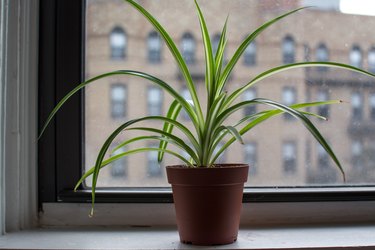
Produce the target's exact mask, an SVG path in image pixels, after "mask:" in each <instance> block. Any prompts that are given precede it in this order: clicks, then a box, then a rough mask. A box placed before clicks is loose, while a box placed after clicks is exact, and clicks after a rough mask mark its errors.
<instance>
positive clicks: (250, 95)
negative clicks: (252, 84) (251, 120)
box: [243, 88, 257, 116]
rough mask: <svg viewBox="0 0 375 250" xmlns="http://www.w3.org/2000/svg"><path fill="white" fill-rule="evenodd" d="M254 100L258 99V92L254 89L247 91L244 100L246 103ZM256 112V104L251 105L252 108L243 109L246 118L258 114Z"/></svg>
mask: <svg viewBox="0 0 375 250" xmlns="http://www.w3.org/2000/svg"><path fill="white" fill-rule="evenodd" d="M254 98H256V90H255V89H254V88H251V89H247V90H246V91H245V92H244V93H243V100H244V101H250V100H252V99H254ZM256 111H257V109H256V104H253V105H250V106H246V107H245V108H244V109H243V112H244V115H245V116H247V115H253V114H255V113H256Z"/></svg>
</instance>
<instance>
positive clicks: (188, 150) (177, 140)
mask: <svg viewBox="0 0 375 250" xmlns="http://www.w3.org/2000/svg"><path fill="white" fill-rule="evenodd" d="M126 130H142V131H147V132H153V133H158V134H160V135H163V136H165V137H167V138H169V139H171V140H173V141H174V142H175V144H176V145H177V146H179V147H180V148H182V149H183V150H184V151H185V152H186V153H188V154H189V156H190V157H191V158H193V159H194V161H195V163H196V164H200V161H199V158H198V156H197V154H196V153H195V152H194V151H193V150H192V149H191V148H190V147H189V146H188V145H187V144H186V143H185V142H184V140H182V139H180V138H179V137H177V136H175V135H173V134H171V133H167V132H165V131H163V130H160V129H156V128H148V127H135V128H127V129H126Z"/></svg>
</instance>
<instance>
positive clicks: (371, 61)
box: [368, 47, 375, 73]
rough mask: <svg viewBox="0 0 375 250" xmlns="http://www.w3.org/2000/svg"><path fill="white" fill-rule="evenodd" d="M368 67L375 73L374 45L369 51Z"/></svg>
mask: <svg viewBox="0 0 375 250" xmlns="http://www.w3.org/2000/svg"><path fill="white" fill-rule="evenodd" d="M368 68H369V71H371V72H372V73H375V47H372V48H371V49H370V51H369V52H368Z"/></svg>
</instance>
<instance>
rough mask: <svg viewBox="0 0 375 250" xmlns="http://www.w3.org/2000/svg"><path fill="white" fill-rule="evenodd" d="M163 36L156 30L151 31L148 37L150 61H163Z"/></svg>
mask: <svg viewBox="0 0 375 250" xmlns="http://www.w3.org/2000/svg"><path fill="white" fill-rule="evenodd" d="M161 46H162V43H161V38H160V36H159V34H158V33H157V32H156V31H151V32H150V33H149V34H148V38H147V48H148V61H149V62H150V63H159V62H160V61H161Z"/></svg>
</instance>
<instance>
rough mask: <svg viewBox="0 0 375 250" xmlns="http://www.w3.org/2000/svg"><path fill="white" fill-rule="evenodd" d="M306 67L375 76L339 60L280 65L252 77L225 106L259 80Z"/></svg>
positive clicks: (233, 94)
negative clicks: (328, 68)
mask: <svg viewBox="0 0 375 250" xmlns="http://www.w3.org/2000/svg"><path fill="white" fill-rule="evenodd" d="M306 67H331V68H339V69H346V70H350V71H354V72H357V73H361V74H363V75H367V76H370V77H375V74H372V73H370V72H367V71H365V70H363V69H360V68H357V67H354V66H351V65H348V64H343V63H337V62H300V63H292V64H287V65H282V66H278V67H275V68H272V69H269V70H267V71H264V72H262V73H261V74H259V75H257V76H256V77H255V78H254V79H252V80H251V81H250V82H248V83H247V84H246V85H245V86H243V87H242V88H239V89H238V90H236V91H234V92H233V93H232V94H231V95H229V96H228V98H227V101H226V103H225V107H228V105H230V104H231V103H232V102H233V101H234V100H235V99H236V98H237V97H239V96H240V95H241V94H242V93H243V92H244V91H246V90H247V89H248V88H250V87H251V86H253V85H254V84H256V83H257V82H259V81H262V80H264V79H266V78H268V77H270V76H273V75H275V74H277V73H280V72H283V71H286V70H290V69H297V68H306Z"/></svg>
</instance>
